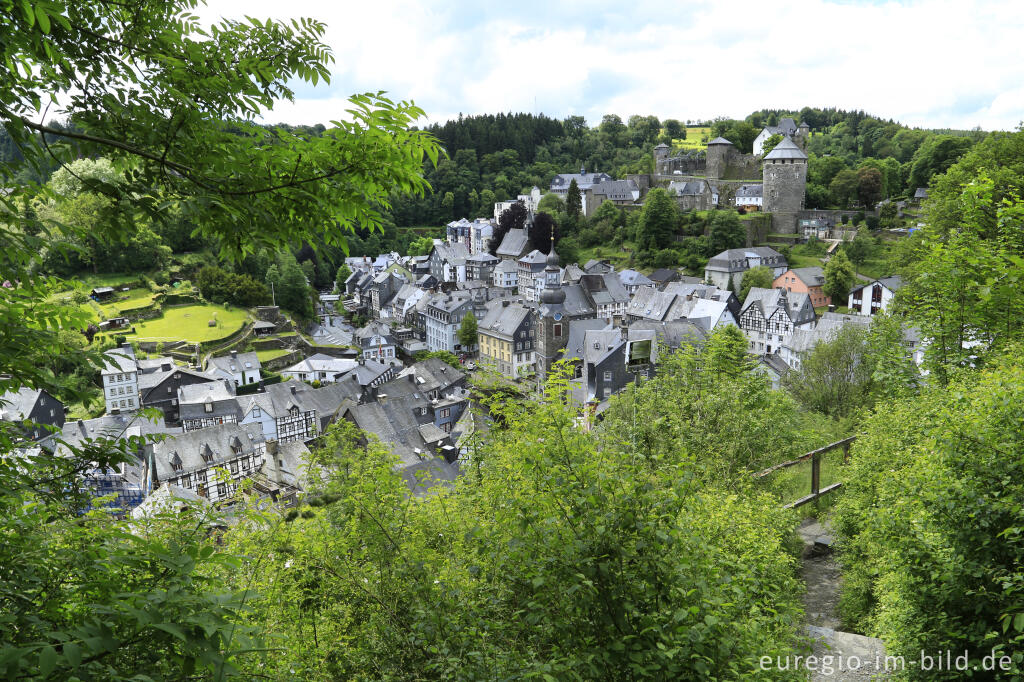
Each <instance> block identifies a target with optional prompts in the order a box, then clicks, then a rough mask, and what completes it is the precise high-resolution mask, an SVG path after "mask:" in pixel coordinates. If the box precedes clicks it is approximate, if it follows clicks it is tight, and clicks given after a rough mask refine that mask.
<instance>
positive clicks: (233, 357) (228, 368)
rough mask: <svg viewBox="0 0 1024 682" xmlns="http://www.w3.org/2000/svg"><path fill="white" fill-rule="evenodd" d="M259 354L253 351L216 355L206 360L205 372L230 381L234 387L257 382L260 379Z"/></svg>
mask: <svg viewBox="0 0 1024 682" xmlns="http://www.w3.org/2000/svg"><path fill="white" fill-rule="evenodd" d="M261 368H262V365H260V359H259V356H257V355H256V353H255V352H249V353H239V352H238V351H234V350H233V351H231V353H230V354H228V355H218V356H217V357H213V358H210V359H209V360H208V361H207V362H206V373H207V374H210V375H212V376H214V377H216V378H218V379H225V380H227V381H230V382H231V383H232V385H234V386H235V387H236V388H237V387H238V386H245V385H247V384H258V383H259V382H260V379H261V378H262V377H261V376H260V369H261Z"/></svg>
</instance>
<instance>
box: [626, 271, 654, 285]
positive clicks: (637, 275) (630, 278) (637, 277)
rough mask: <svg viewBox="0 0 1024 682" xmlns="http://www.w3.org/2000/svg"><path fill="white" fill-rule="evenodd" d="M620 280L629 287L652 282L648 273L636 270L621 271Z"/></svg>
mask: <svg viewBox="0 0 1024 682" xmlns="http://www.w3.org/2000/svg"><path fill="white" fill-rule="evenodd" d="M619 281H620V282H622V284H623V285H625V286H627V287H634V286H637V287H640V286H644V285H647V284H651V283H652V282H651V280H650V279H648V278H647V275H645V274H643V273H642V272H637V271H636V270H623V271H622V272H620V273H619Z"/></svg>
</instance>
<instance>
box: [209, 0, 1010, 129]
mask: <svg viewBox="0 0 1024 682" xmlns="http://www.w3.org/2000/svg"><path fill="white" fill-rule="evenodd" d="M549 5H550V6H549ZM607 5H608V8H607V10H603V9H602V3H600V2H588V3H585V4H583V3H568V4H567V3H560V4H557V5H555V4H552V3H549V4H540V3H538V4H537V6H534V7H524V8H523V9H521V10H512V9H508V8H507V7H503V8H502V9H498V10H494V11H491V10H489V9H481V8H480V5H478V4H475V3H474V4H462V3H451V2H431V3H428V2H412V1H407V0H378V1H376V2H372V3H349V2H343V3H338V4H328V3H319V2H311V1H310V0H292V2H290V3H287V4H286V5H283V4H282V3H280V2H277V1H275V2H270V1H269V0H246V1H245V2H242V1H241V0H210V5H209V7H208V8H207V9H205V10H204V11H203V16H204V17H207V18H210V17H214V16H216V15H218V14H219V15H224V16H231V17H240V16H242V15H243V14H249V15H252V16H257V17H268V16H269V17H275V18H293V17H298V16H311V17H315V18H318V19H321V20H323V21H324V22H326V23H327V25H328V32H327V36H326V38H325V40H326V42H327V43H328V44H329V45H330V46H331V47H332V49H333V50H334V54H335V57H336V60H337V61H336V63H335V64H334V66H333V74H334V76H333V78H332V83H331V85H330V86H329V87H328V88H326V89H325V91H324V94H323V95H320V96H318V97H316V98H314V97H311V96H310V95H312V93H311V92H308V91H307V90H306V89H305V88H303V89H302V90H301V91H300V92H299V93H298V98H297V101H296V103H295V104H293V105H292V104H285V105H282V106H280V107H278V108H277V109H275V111H274V112H273V113H272V114H270V115H269V116H268V117H267V118H268V119H269V120H284V121H288V122H293V123H314V122H326V121H327V120H329V119H331V118H337V117H338V116H339V115H340V112H341V110H342V109H343V108H344V98H345V97H346V96H347V95H348V94H350V93H352V92H362V91H367V90H388V91H389V93H390V95H391V96H392V97H393V98H397V99H414V100H415V101H416V103H417V104H418V105H419V106H420V107H422V108H423V109H424V110H426V111H427V113H428V115H429V117H430V119H431V120H434V121H443V120H445V119H447V118H450V117H453V116H456V115H457V114H458V113H460V112H461V113H464V114H471V113H494V112H499V111H535V110H539V111H543V112H545V113H547V114H549V115H552V116H556V117H564V116H567V115H570V114H582V115H584V116H586V117H587V120H588V121H589V122H590V124H591V125H595V124H596V123H597V122H599V121H600V118H601V116H602V115H603V114H605V113H617V114H619V115H620V116H623V118H625V117H626V116H628V115H630V114H634V113H640V114H655V115H657V116H659V117H662V118H668V117H673V118H679V119H683V120H685V119H694V118H713V117H716V116H734V117H742V116H745V115H746V114H748V113H749V112H750V111H753V110H755V109H760V108H764V107H769V108H775V107H778V108H799V107H803V106H820V107H828V106H835V107H840V108H844V109H863V110H865V111H867V112H869V113H872V114H875V115H878V116H882V117H885V118H893V119H896V120H899V121H901V122H904V123H907V124H909V125H919V126H927V127H958V128H964V127H973V126H975V125H981V126H982V127H984V128H986V129H992V128H1002V129H1011V128H1015V127H1016V126H1017V125H1018V124H1019V123H1020V120H1021V118H1022V117H1024V89H1022V88H1021V86H1020V83H1024V60H1021V59H1020V57H1019V44H1018V43H1019V40H1020V36H1021V35H1024V3H1021V2H1019V0H980V1H978V2H975V3H964V2H962V1H960V0H934V1H933V0H921V1H918V2H904V3H898V2H881V3H866V2H857V3H854V2H834V1H827V0H802V1H799V2H782V3H773V4H771V5H770V6H769V7H770V9H766V6H765V5H764V4H763V3H755V2H752V1H748V0H741V1H736V0H733V1H732V2H711V1H706V0H699V1H697V2H688V3H653V2H641V3H637V4H636V5H631V6H630V8H629V12H625V13H624V11H623V7H624V6H623V5H622V4H621V3H607ZM613 12H614V14H613ZM335 111H336V112H338V113H332V112H335Z"/></svg>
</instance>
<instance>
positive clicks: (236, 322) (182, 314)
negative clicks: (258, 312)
mask: <svg viewBox="0 0 1024 682" xmlns="http://www.w3.org/2000/svg"><path fill="white" fill-rule="evenodd" d="M214 318H215V319H216V320H217V325H216V326H214V327H211V326H209V324H208V323H209V321H210V320H211V319H214ZM248 318H249V313H248V312H247V311H246V310H244V309H242V308H232V309H231V310H228V309H226V308H225V307H224V306H222V305H214V304H212V303H207V304H204V305H188V306H181V307H173V308H165V309H164V314H163V316H162V317H158V318H156V319H153V320H146V321H144V322H137V323H136V324H135V331H136V334H137V335H136V336H131V335H130V336H129V338H130V339H131V340H133V341H179V340H181V341H187V342H189V343H203V342H206V341H216V340H218V339H223V338H225V337H227V336H230V335H231V334H233V333H235V332H236V331H238V329H239V328H240V327H241V326H242V325H243V324H244V323H245V321H246V320H247V319H248Z"/></svg>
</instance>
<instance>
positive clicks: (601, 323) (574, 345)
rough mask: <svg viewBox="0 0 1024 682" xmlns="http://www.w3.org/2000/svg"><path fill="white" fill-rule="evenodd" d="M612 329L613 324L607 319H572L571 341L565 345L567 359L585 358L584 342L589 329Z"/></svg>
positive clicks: (570, 327) (570, 326) (570, 328)
mask: <svg viewBox="0 0 1024 682" xmlns="http://www.w3.org/2000/svg"><path fill="white" fill-rule="evenodd" d="M601 329H611V324H610V323H609V322H607V321H606V320H601V319H592V320H572V321H570V322H569V342H568V343H567V344H566V346H565V355H564V356H563V357H564V358H565V359H566V360H576V359H578V360H582V359H583V350H584V348H583V343H584V338H585V337H586V334H587V332H588V331H596V330H601Z"/></svg>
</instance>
